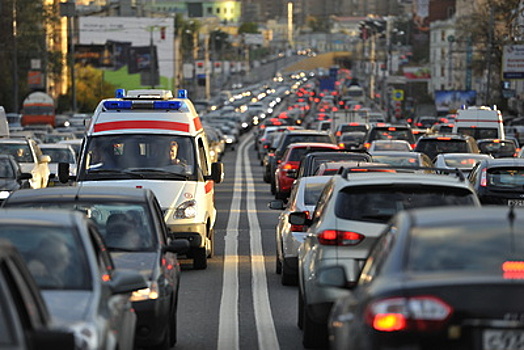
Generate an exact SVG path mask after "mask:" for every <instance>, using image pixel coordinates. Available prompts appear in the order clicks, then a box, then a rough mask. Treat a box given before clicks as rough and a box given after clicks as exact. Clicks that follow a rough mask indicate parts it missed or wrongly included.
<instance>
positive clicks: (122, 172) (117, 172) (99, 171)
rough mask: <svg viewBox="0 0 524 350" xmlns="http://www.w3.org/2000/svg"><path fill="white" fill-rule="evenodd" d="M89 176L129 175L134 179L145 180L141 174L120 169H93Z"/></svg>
mask: <svg viewBox="0 0 524 350" xmlns="http://www.w3.org/2000/svg"><path fill="white" fill-rule="evenodd" d="M88 174H89V175H92V174H107V175H128V176H130V177H133V178H144V177H143V176H142V174H140V173H135V172H132V171H127V170H118V169H91V170H89V172H88Z"/></svg>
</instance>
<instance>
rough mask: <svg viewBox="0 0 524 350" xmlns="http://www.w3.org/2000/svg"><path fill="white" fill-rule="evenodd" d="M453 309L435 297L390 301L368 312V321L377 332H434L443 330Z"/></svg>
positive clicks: (369, 308)
mask: <svg viewBox="0 0 524 350" xmlns="http://www.w3.org/2000/svg"><path fill="white" fill-rule="evenodd" d="M452 313H453V308H452V307H451V306H449V305H448V304H446V303H445V302H444V301H442V300H440V299H439V298H436V297H433V296H417V297H409V298H387V299H382V300H378V301H375V302H373V303H371V304H370V305H368V307H367V308H366V314H365V319H366V322H367V324H368V325H369V326H371V327H372V328H373V329H375V330H377V331H382V332H398V331H407V330H409V331H421V332H424V331H435V330H439V329H441V328H443V327H444V326H445V324H446V321H447V320H448V319H449V317H450V316H451V314H452Z"/></svg>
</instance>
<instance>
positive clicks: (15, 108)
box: [13, 0, 18, 113]
mask: <svg viewBox="0 0 524 350" xmlns="http://www.w3.org/2000/svg"><path fill="white" fill-rule="evenodd" d="M17 36H18V33H17V13H16V0H13V112H14V113H18V52H17V50H18V48H17V41H18V39H17Z"/></svg>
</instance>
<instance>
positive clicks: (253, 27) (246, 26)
mask: <svg viewBox="0 0 524 350" xmlns="http://www.w3.org/2000/svg"><path fill="white" fill-rule="evenodd" d="M243 33H248V34H258V33H259V32H258V24H256V23H255V22H244V23H242V24H241V25H240V26H239V27H238V34H243Z"/></svg>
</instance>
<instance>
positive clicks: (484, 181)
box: [480, 169, 488, 187]
mask: <svg viewBox="0 0 524 350" xmlns="http://www.w3.org/2000/svg"><path fill="white" fill-rule="evenodd" d="M487 185H488V172H487V169H482V171H481V172H480V187H486V186H487Z"/></svg>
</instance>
